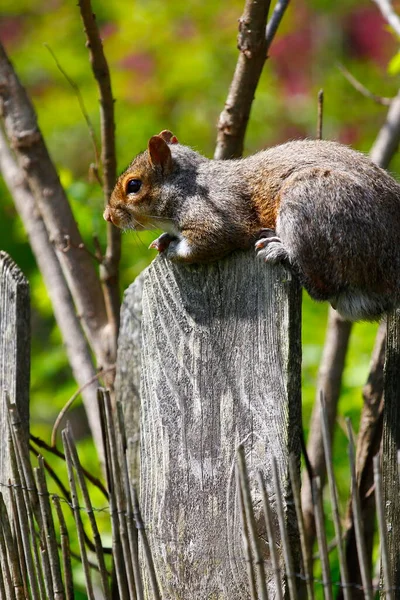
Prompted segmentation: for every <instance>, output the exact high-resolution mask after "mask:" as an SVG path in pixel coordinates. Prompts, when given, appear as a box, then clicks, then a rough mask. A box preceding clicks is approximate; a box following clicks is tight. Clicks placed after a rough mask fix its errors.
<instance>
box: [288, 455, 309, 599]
mask: <svg viewBox="0 0 400 600" xmlns="http://www.w3.org/2000/svg"><path fill="white" fill-rule="evenodd" d="M289 473H290V483H291V484H292V491H293V498H294V506H295V510H296V517H297V525H298V527H299V534H300V546H301V553H302V556H303V568H304V578H305V580H306V587H307V594H308V597H309V599H310V600H314V588H313V585H312V577H313V570H312V569H313V567H312V557H310V556H309V554H308V548H307V543H306V535H305V531H304V520H303V513H302V510H301V495H300V481H299V474H298V467H297V458H296V456H295V455H294V454H291V455H290V457H289Z"/></svg>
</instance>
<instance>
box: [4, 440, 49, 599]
mask: <svg viewBox="0 0 400 600" xmlns="http://www.w3.org/2000/svg"><path fill="white" fill-rule="evenodd" d="M11 440H12V441H11V443H10V446H9V450H10V463H11V471H12V474H13V487H12V493H13V494H14V498H15V504H16V507H17V511H18V518H19V522H20V524H21V535H22V544H23V549H24V556H25V563H26V568H27V572H28V577H29V586H30V590H31V594H32V598H33V600H39V599H40V600H42V599H44V598H45V590H44V584H43V577H42V573H41V568H40V561H39V555H38V550H37V545H36V537H35V528H34V526H33V519H32V511H29V509H28V507H27V505H26V504H25V501H24V492H23V489H22V487H23V482H21V477H23V473H22V469H21V470H19V466H18V464H17V453H16V448H15V444H14V440H13V438H12V437H11ZM32 549H33V557H32ZM35 568H36V570H35ZM36 573H37V575H36Z"/></svg>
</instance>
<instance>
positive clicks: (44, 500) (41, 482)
mask: <svg viewBox="0 0 400 600" xmlns="http://www.w3.org/2000/svg"><path fill="white" fill-rule="evenodd" d="M38 462H39V467H37V468H35V470H34V473H35V479H36V485H37V489H38V493H39V503H40V510H41V513H42V522H43V529H44V530H43V532H42V536H43V539H44V541H45V544H46V548H47V553H48V555H49V563H50V575H51V589H52V592H53V595H52V596H51V597H54V598H55V600H64V598H65V594H64V586H63V583H62V578H61V567H60V559H59V556H58V548H57V540H56V532H55V529H54V521H53V515H52V512H51V507H50V501H49V492H48V489H47V483H46V477H45V474H44V466H43V459H42V457H41V456H38Z"/></svg>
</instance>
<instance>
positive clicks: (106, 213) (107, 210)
mask: <svg viewBox="0 0 400 600" xmlns="http://www.w3.org/2000/svg"><path fill="white" fill-rule="evenodd" d="M103 219H104V220H105V221H110V223H112V219H111V210H110V207H109V206H106V208H105V211H104V212H103Z"/></svg>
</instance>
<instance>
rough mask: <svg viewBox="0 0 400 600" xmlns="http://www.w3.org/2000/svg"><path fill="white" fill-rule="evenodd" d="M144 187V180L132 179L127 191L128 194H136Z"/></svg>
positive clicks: (127, 185)
mask: <svg viewBox="0 0 400 600" xmlns="http://www.w3.org/2000/svg"><path fill="white" fill-rule="evenodd" d="M141 187H142V182H141V181H140V179H130V180H129V181H128V183H127V184H126V193H127V194H136V193H137V192H138V191H139V190H140V188H141Z"/></svg>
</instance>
